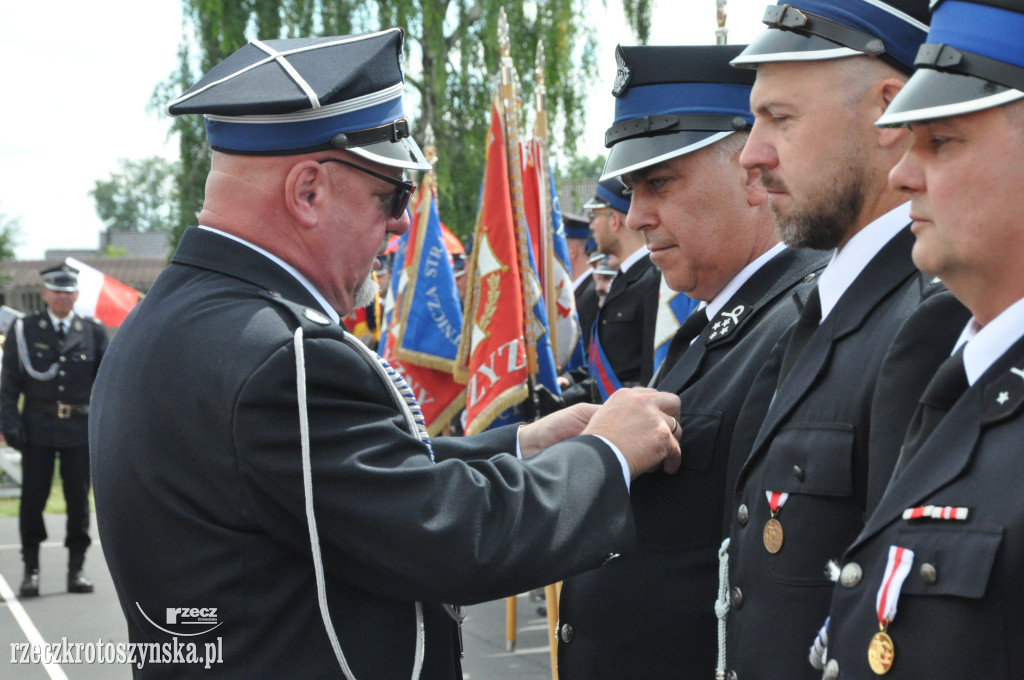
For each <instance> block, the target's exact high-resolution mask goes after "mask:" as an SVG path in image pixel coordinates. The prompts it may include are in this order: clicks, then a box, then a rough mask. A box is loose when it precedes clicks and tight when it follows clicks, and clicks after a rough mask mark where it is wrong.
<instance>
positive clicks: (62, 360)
mask: <svg viewBox="0 0 1024 680" xmlns="http://www.w3.org/2000/svg"><path fill="white" fill-rule="evenodd" d="M67 360H68V358H67V357H66V356H64V355H61V357H60V362H61V363H64V362H65V361H67Z"/></svg>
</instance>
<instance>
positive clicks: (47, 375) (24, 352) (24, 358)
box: [14, 319, 60, 382]
mask: <svg viewBox="0 0 1024 680" xmlns="http://www.w3.org/2000/svg"><path fill="white" fill-rule="evenodd" d="M24 325H25V324H24V322H23V321H22V320H21V319H18V320H17V321H15V322H14V335H15V338H16V340H17V341H18V359H19V360H21V367H22V368H23V369H25V373H27V374H28V377H30V378H32V379H33V380H39V381H43V382H45V381H47V380H53V379H54V378H55V377H57V371H58V370H60V365H59V364H58V363H57V362H56V361H55V362H53V363H52V364H51V365H50V367H49V368H48V369H46V371H44V372H39V371H37V370H36V369H34V368H32V359H30V358H29V356H28V343H27V342H25V328H24Z"/></svg>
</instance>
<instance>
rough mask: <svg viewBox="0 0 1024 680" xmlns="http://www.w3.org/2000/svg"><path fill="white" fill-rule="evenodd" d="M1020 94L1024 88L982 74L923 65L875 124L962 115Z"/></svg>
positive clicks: (890, 125)
mask: <svg viewBox="0 0 1024 680" xmlns="http://www.w3.org/2000/svg"><path fill="white" fill-rule="evenodd" d="M1021 98H1024V92H1021V91H1020V90H1014V89H1012V88H1009V87H1006V86H1004V85H998V84H996V83H993V82H991V81H989V80H985V79H983V78H977V77H975V76H968V75H962V74H959V73H948V72H945V71H936V70H934V69H929V68H924V69H919V70H918V71H917V72H915V73H914V75H913V76H911V78H910V80H908V81H907V84H906V85H904V86H903V89H902V90H900V92H899V94H897V95H896V97H895V98H894V99H893V100H892V103H891V104H890V105H889V108H887V109H886V111H885V113H884V114H882V117H881V118H879V119H878V120H877V121H875V125H876V126H878V127H898V126H902V125H906V124H907V123H913V122H918V121H922V120H934V119H936V118H948V117H950V116H960V115H963V114H965V113H974V112H975V111H984V110H985V109H990V108H992V107H995V106H1002V105H1003V104H1008V103H1010V102H1012V101H1016V100H1018V99H1021Z"/></svg>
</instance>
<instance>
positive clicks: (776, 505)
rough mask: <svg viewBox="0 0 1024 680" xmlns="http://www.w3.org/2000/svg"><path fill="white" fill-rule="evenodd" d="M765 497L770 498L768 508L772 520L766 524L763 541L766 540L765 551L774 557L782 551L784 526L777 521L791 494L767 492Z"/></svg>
mask: <svg viewBox="0 0 1024 680" xmlns="http://www.w3.org/2000/svg"><path fill="white" fill-rule="evenodd" d="M764 495H765V496H767V497H768V507H770V508H771V510H772V516H771V518H770V519H769V520H768V521H767V522H765V524H764V533H763V534H762V539H763V540H764V547H765V549H766V550H767V551H768V552H770V553H772V554H773V555H774V554H775V553H777V552H779V551H780V550H782V538H783V535H782V524H781V523H780V522H779V520H778V519H776V516H777V515H778V514H779V510H780V509H781V508H782V506H783V505H785V504H786V501H787V500H789V494H788V493H785V492H783V491H765V492H764Z"/></svg>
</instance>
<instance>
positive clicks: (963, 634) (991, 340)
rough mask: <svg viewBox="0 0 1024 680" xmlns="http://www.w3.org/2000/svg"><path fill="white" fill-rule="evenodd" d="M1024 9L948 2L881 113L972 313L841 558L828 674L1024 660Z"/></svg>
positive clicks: (1008, 673) (925, 243)
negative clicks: (903, 140) (907, 144)
mask: <svg viewBox="0 0 1024 680" xmlns="http://www.w3.org/2000/svg"><path fill="white" fill-rule="evenodd" d="M1021 35H1024V5H1022V3H1020V2H1019V1H1016V0H1013V1H1010V0H958V1H955V2H954V1H950V0H944V1H941V2H938V3H933V14H932V18H931V29H930V30H929V33H928V40H927V41H926V44H925V45H923V46H922V47H921V49H920V51H919V52H918V55H917V60H916V64H917V67H918V70H917V72H916V73H915V74H914V75H913V77H912V78H911V79H910V81H909V82H908V83H907V86H906V87H905V88H903V90H902V91H901V92H900V94H899V95H898V96H897V97H896V98H895V99H894V100H893V102H892V104H891V105H890V106H889V108H888V109H887V110H886V112H885V115H883V116H882V118H881V119H880V120H879V121H878V125H880V126H893V125H900V126H907V127H909V128H910V130H911V133H912V135H913V140H914V143H913V146H912V147H911V148H910V150H909V151H908V152H907V154H906V155H905V156H904V157H903V160H902V161H901V162H900V163H899V164H898V165H897V166H896V167H895V168H893V171H892V173H891V174H890V176H889V181H890V184H891V185H892V186H893V187H894V188H897V189H901V190H903V191H906V192H908V193H909V194H910V198H911V215H912V216H913V218H914V227H913V229H914V233H915V235H916V237H917V240H916V243H915V244H914V262H915V263H916V264H917V266H918V267H920V268H921V270H922V271H925V272H928V273H929V274H933V275H935V276H939V277H941V278H942V281H943V282H944V283H945V284H946V286H948V288H949V290H950V291H951V292H952V293H953V294H954V295H956V296H957V297H958V298H959V299H960V300H961V301H963V303H964V304H966V305H967V307H968V308H969V309H970V310H971V312H972V314H973V318H972V319H971V320H970V321H969V323H968V324H967V325H966V328H964V329H963V333H962V336H961V337H960V338H959V340H958V341H957V343H956V349H955V351H953V352H951V354H952V356H950V357H949V359H948V361H947V362H946V363H944V364H943V365H942V367H941V368H940V369H939V370H938V371H937V372H936V373H935V376H934V378H933V381H932V382H931V383H930V384H929V385H928V387H927V389H926V390H925V393H924V395H923V396H922V398H921V404H920V407H919V412H918V414H916V415H915V418H914V419H913V420H912V422H911V426H910V428H909V429H908V431H907V435H906V440H905V442H904V446H903V452H902V454H901V458H900V461H899V463H898V466H897V472H896V474H895V475H894V477H893V479H892V482H891V483H890V485H889V487H888V489H887V490H886V492H885V495H884V496H883V497H882V499H881V502H880V503H879V505H878V507H877V508H876V509H875V511H874V513H873V514H872V515H871V517H870V518H869V519H868V522H867V526H865V527H864V530H863V531H862V532H861V534H860V536H858V537H857V539H856V540H855V541H854V542H853V544H852V546H850V548H849V549H848V550H847V551H846V553H845V555H843V557H842V560H841V563H840V565H837V566H838V567H839V568H838V571H839V573H840V579H839V583H838V585H837V586H836V587H835V589H834V591H833V595H832V608H831V618H830V623H829V628H828V631H827V633H828V634H827V636H823V638H822V639H827V641H828V647H827V650H825V653H824V654H822V655H819V656H818V657H817V658H816V659H815V661H817V665H818V666H819V667H820V666H823V667H824V671H825V673H824V677H825V678H828V679H829V680H831V679H834V678H840V677H841V678H867V677H873V676H874V675H876V674H882V673H887V675H886V677H889V678H914V679H917V678H943V680H966V679H968V678H976V677H979V676H980V677H985V678H992V679H993V680H1009V679H1010V678H1019V677H1021V675H1022V673H1024V671H1022V668H1024V626H1022V625H1021V620H1020V612H1021V610H1022V609H1024V591H1022V590H1021V587H1020V578H1021V573H1022V572H1024V550H1022V549H1024V497H1022V495H1021V492H1020V480H1021V478H1022V476H1024V459H1022V457H1021V453H1022V447H1021V442H1022V441H1024V270H1022V268H1021V266H1020V253H1021V252H1022V251H1024V217H1022V213H1021V211H1020V198H1019V193H1020V188H1021V187H1022V186H1024V53H1022V51H1021V48H1020V36H1021Z"/></svg>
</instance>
